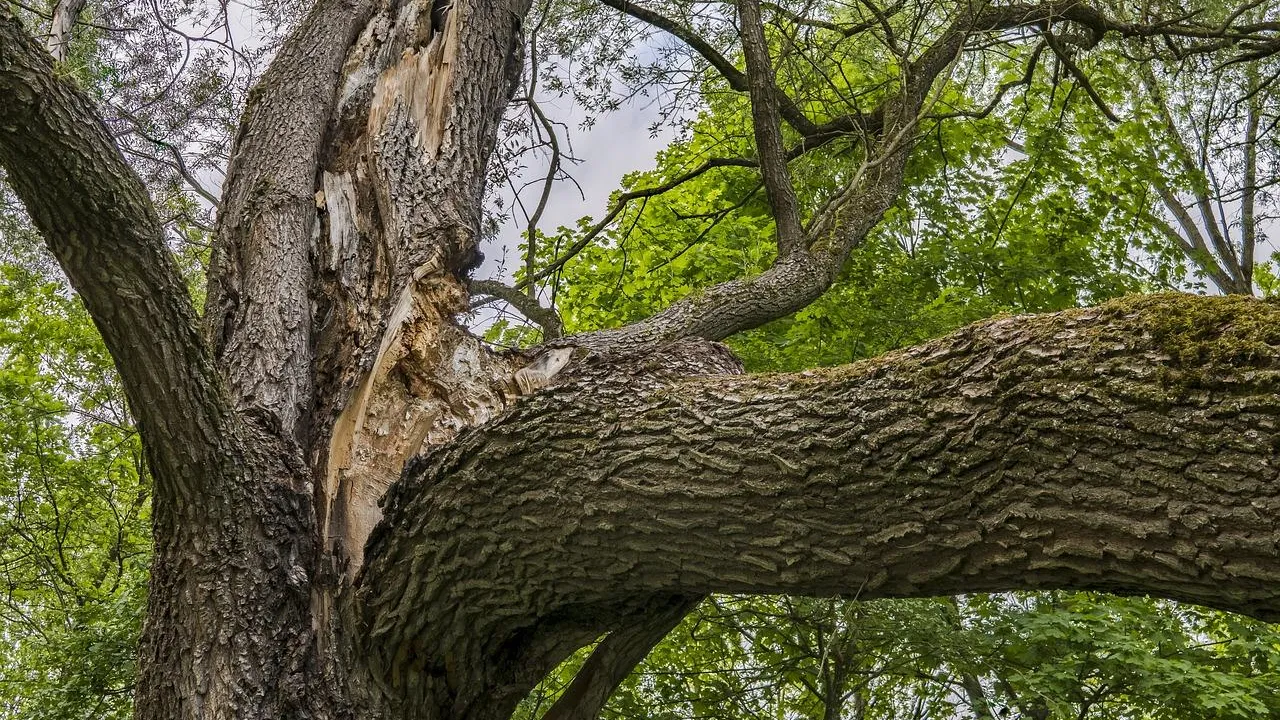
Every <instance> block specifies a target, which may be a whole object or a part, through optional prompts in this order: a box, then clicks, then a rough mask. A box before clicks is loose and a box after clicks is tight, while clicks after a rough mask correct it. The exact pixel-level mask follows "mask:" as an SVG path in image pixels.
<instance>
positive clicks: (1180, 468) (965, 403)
mask: <svg viewBox="0 0 1280 720" xmlns="http://www.w3.org/2000/svg"><path fill="white" fill-rule="evenodd" d="M1278 328H1280V308H1277V307H1275V306H1274V305H1271V304H1267V303H1263V302H1260V301H1255V300H1252V299H1247V298H1240V297H1232V298H1213V299H1210V298H1201V297H1194V296H1182V295H1163V296H1154V297H1150V298H1140V299H1133V300H1125V301H1119V302H1116V303H1113V304H1110V305H1107V306H1104V307H1101V308H1095V309H1088V310H1080V311H1069V312H1064V313H1058V314H1055V315H1048V316H1039V317H1017V318H1006V319H1000V320H994V321H988V322H986V323H982V324H979V325H975V326H972V327H970V328H967V329H965V330H963V331H961V332H959V333H956V334H954V335H952V336H950V337H947V338H944V339H941V340H938V341H935V342H932V343H929V344H927V345H924V346H921V347H919V348H916V349H913V350H909V351H905V352H898V353H893V354H890V355H887V356H885V357H882V358H878V359H875V360H870V361H866V362H862V363H858V364H855V365H850V366H846V367H842V368H832V369H827V370H820V371H812V372H806V373H801V374H797V375H776V376H740V377H739V376H712V377H691V378H686V379H682V380H681V379H677V380H674V381H671V380H662V379H656V380H655V379H654V376H653V375H652V374H651V373H652V372H654V371H658V372H659V373H661V371H662V370H663V369H664V368H665V367H667V366H668V365H670V364H671V363H670V358H669V357H668V356H666V355H659V356H654V357H653V358H652V359H650V360H647V361H646V360H638V361H636V362H635V363H633V364H630V365H626V366H624V367H622V368H621V369H615V371H614V372H612V373H607V372H604V371H596V372H595V374H590V373H589V374H588V375H586V376H583V377H584V379H580V380H577V381H573V382H570V383H568V384H566V385H563V386H560V387H558V388H553V389H551V390H548V391H545V392H543V393H541V394H539V395H536V396H533V397H532V398H530V399H528V400H526V401H524V402H522V403H521V404H519V405H517V406H516V408H515V409H514V410H513V411H511V412H509V413H508V414H507V415H505V416H503V417H501V418H500V419H498V420H496V421H495V422H493V423H491V424H489V425H487V426H485V427H482V428H479V429H477V430H474V431H472V432H470V433H467V434H466V435H464V436H462V437H461V438H460V439H459V440H458V441H457V442H455V443H454V444H453V445H452V446H450V447H448V448H447V449H444V450H442V451H440V452H438V453H436V454H435V455H433V456H432V457H431V458H429V459H428V460H427V461H426V462H423V463H420V464H419V465H418V466H417V467H416V468H414V469H412V470H411V471H410V472H409V473H408V474H407V475H406V477H405V478H404V479H402V481H401V482H400V483H399V484H398V485H397V486H396V487H395V488H393V490H392V492H391V493H390V495H389V496H388V498H387V500H386V503H387V505H386V520H385V521H384V524H383V525H382V527H381V530H380V531H379V532H377V533H375V535H374V537H373V539H372V541H371V543H370V546H369V550H368V556H367V557H368V561H367V564H366V568H365V572H364V576H363V578H362V580H361V582H360V587H359V592H358V595H357V602H358V608H359V614H360V616H361V617H362V619H363V624H364V626H365V627H367V628H369V630H370V632H369V634H368V636H367V638H366V643H367V644H366V650H367V652H369V653H370V656H371V658H372V660H373V666H374V667H375V668H377V672H379V673H385V674H386V676H387V677H392V678H394V677H408V676H410V675H412V674H413V673H415V672H419V671H422V670H424V669H425V670H427V671H431V668H432V667H433V666H435V664H437V663H444V662H445V659H446V658H448V657H450V656H454V657H476V656H498V655H495V654H498V653H509V652H511V651H512V649H511V646H510V645H508V643H517V644H518V643H519V638H521V637H523V636H525V635H527V634H528V630H527V628H532V627H536V626H538V625H539V624H540V623H542V622H550V621H553V620H556V621H560V622H563V621H564V620H565V619H566V618H569V617H572V618H576V619H579V620H581V621H583V622H588V623H597V626H598V627H600V628H607V627H608V626H609V625H610V622H611V618H613V617H616V615H617V613H618V612H619V611H620V610H622V609H626V608H629V607H631V604H632V603H634V602H635V599H636V598H647V597H653V596H655V595H660V594H666V595H679V594H701V593H711V592H735V593H737V592H742V593H793V594H808V595H835V594H849V595H857V596H858V597H860V598H864V599H869V598H877V597H919V596H929V595H945V594H954V593H964V592H984V591H1005V590H1014V589H1044V588H1079V589H1093V590H1104V591H1110V592H1116V593H1124V594H1151V595H1156V596H1160V597H1167V598H1172V599H1177V600H1183V601H1190V602H1197V603H1203V604H1206V605H1212V606H1215V607H1218V608H1221V609H1225V610H1231V611H1236V612H1242V613H1246V614H1249V615H1253V616H1255V617H1259V618H1263V619H1267V620H1276V619H1280V599H1278V596H1277V594H1276V591H1275V589H1276V587H1277V585H1278V584H1280V566H1278V565H1277V564H1276V562H1275V554H1276V548H1277V547H1280V468H1277V465H1276V461H1275V448H1276V447H1277V445H1278V444H1280V395H1277V393H1276V390H1277V387H1278V386H1280V329H1278ZM681 352H697V350H696V347H695V348H694V349H693V350H689V349H687V348H686V349H684V350H682V351H681ZM515 538H519V542H515V540H514V539H515ZM588 627H589V626H588ZM408 648H412V651H408V650H407V649H408Z"/></svg>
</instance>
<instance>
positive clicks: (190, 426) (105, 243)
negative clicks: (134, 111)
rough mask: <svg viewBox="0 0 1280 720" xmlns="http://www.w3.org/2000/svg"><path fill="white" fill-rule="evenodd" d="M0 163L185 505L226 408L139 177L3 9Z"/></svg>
mask: <svg viewBox="0 0 1280 720" xmlns="http://www.w3.org/2000/svg"><path fill="white" fill-rule="evenodd" d="M0 95H2V96H3V97H4V98H5V100H4V102H3V103H0V165H3V166H4V168H5V170H6V172H7V178H8V181H9V183H10V185H12V187H13V189H14V190H15V192H17V194H18V196H19V197H20V198H22V201H23V203H24V204H25V205H26V208H27V211H28V212H29V213H30V215H31V218H32V220H33V221H34V222H35V224H36V227H37V228H39V230H40V232H41V233H42V234H43V235H44V237H45V240H46V242H47V243H48V245H49V248H50V249H51V250H52V251H53V254H54V255H55V256H56V257H57V258H58V261H59V263H61V265H62V268H63V270H65V271H66V273H67V277H68V278H69V279H70V280H71V284H72V286H73V287H75V289H76V291H77V292H78V293H79V294H80V297H81V298H82V299H83V300H84V303H85V306H86V307H87V308H88V310H89V313H90V315H91V317H92V318H93V321H94V324H95V325H96V326H97V327H98V330H99V331H100V332H101V333H102V337H103V340H104V341H105V342H106V344H107V347H108V349H109V350H110V351H111V355H112V357H113V358H114V359H115V362H116V367H117V368H118V369H119V371H120V375H121V379H122V381H123V383H124V387H125V390H126V392H127V394H128V396H129V404H130V406H131V407H132V409H133V412H134V413H135V415H136V416H137V419H138V425H139V429H140V431H141V433H142V437H143V438H144V440H145V441H146V446H147V451H148V458H149V461H150V462H151V465H152V471H153V474H154V476H155V478H156V482H157V483H158V484H159V488H158V491H157V496H158V497H160V498H163V499H165V500H168V499H171V498H174V499H178V500H179V501H182V502H190V501H192V500H193V499H194V498H197V497H199V494H200V492H201V491H202V488H201V482H202V481H204V480H207V479H208V477H209V475H210V474H211V473H213V472H214V470H215V469H216V468H217V467H218V466H219V465H220V464H221V455H220V453H221V451H222V449H224V447H225V444H226V443H227V442H229V439H228V438H229V436H230V435H231V433H230V432H229V431H228V430H229V427H230V425H231V418H230V413H229V410H228V405H227V402H226V400H225V398H224V397H223V395H222V393H221V383H220V381H219V380H218V376H217V373H216V371H215V370H214V367H213V363H212V359H211V357H210V354H209V352H208V350H207V348H206V346H205V344H204V342H203V339H202V338H201V337H200V334H199V331H198V329H197V320H196V313H195V309H194V308H193V307H192V305H191V300H190V298H189V297H188V295H187V289H186V284H185V283H184V282H183V280H182V278H181V276H180V275H179V273H178V269H177V267H176V265H175V264H174V262H173V258H172V256H171V255H170V254H169V251H168V249H167V248H166V247H165V240H164V231H163V228H162V226H161V223H160V219H159V217H158V216H157V215H156V212H155V209H154V208H153V207H152V205H151V199H150V197H148V195H147V190H146V188H145V187H144V186H143V184H142V181H141V180H140V179H139V178H138V176H137V175H136V174H135V173H134V172H133V170H132V169H131V168H130V167H129V166H128V165H127V164H126V163H125V161H124V158H123V157H121V155H120V151H119V149H118V148H117V147H116V145H115V143H114V141H113V140H112V139H111V135H110V133H109V132H108V131H107V128H106V127H105V126H104V125H103V124H102V122H101V121H100V120H99V119H98V116H97V114H96V112H95V111H94V108H93V104H92V102H91V101H90V100H89V99H88V98H87V97H85V95H84V94H83V93H82V92H80V91H79V90H78V89H76V88H75V87H74V85H73V84H72V83H70V82H66V81H60V80H57V79H55V77H54V70H53V64H52V62H51V58H50V57H49V56H48V55H47V54H46V53H45V52H44V50H43V49H42V48H41V47H40V46H39V44H38V43H36V41H35V40H34V39H33V38H31V36H30V35H28V34H27V33H26V32H25V31H23V29H22V28H21V26H20V24H19V22H18V20H17V19H16V18H15V17H13V16H12V15H10V14H9V13H8V12H7V10H5V9H4V8H3V7H0Z"/></svg>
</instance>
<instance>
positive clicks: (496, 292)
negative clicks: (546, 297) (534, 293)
mask: <svg viewBox="0 0 1280 720" xmlns="http://www.w3.org/2000/svg"><path fill="white" fill-rule="evenodd" d="M469 287H470V289H471V292H472V293H475V294H480V295H490V296H492V297H495V298H498V299H499V300H502V301H504V302H506V303H507V304H509V305H511V307H513V308H515V309H516V310H518V311H519V312H520V314H521V315H524V316H525V317H526V318H528V319H529V320H530V321H532V322H533V323H535V324H536V325H537V326H538V327H540V328H542V337H543V339H544V340H554V339H556V338H558V337H560V336H562V335H564V323H563V322H561V321H560V315H559V313H557V312H556V311H555V310H554V309H553V308H546V307H543V306H542V305H541V304H540V303H539V302H538V299H537V298H536V297H530V296H529V295H528V294H526V293H522V292H520V291H519V290H517V289H516V288H513V287H511V286H510V285H505V284H503V283H501V282H498V281H497V280H472V281H471V282H470V283H469Z"/></svg>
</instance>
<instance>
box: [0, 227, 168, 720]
mask: <svg viewBox="0 0 1280 720" xmlns="http://www.w3.org/2000/svg"><path fill="white" fill-rule="evenodd" d="M0 221H2V222H3V223H4V224H3V226H0V236H2V237H3V240H4V243H3V244H4V248H5V251H6V253H5V255H4V256H0V360H2V362H0V573H2V575H0V583H3V584H0V717H4V718H13V719H14V720H17V719H19V718H22V719H26V718H31V719H33V720H34V719H36V718H40V719H45V718H50V719H52V718H58V719H63V718H67V719H69V718H125V717H128V716H129V715H130V713H131V708H132V693H133V677H134V673H135V666H136V654H137V636H138V632H139V628H140V625H141V619H142V609H143V607H144V604H145V593H146V578H147V567H148V564H149V558H150V529H149V522H150V520H149V507H150V503H149V499H150V491H149V485H148V482H147V480H146V477H145V474H144V473H143V472H142V457H141V448H140V445H139V442H138V438H137V435H136V433H135V432H134V430H133V427H132V423H131V420H130V419H129V415H128V413H127V411H126V407H125V403H124V399H123V395H122V392H121V390H120V388H119V386H118V385H117V382H116V378H115V371H114V367H113V366H112V363H111V359H110V357H109V356H108V354H107V352H106V349H105V348H104V347H103V346H102V342H101V339H100V338H99V336H98V334H97V332H96V331H95V329H94V328H93V325H92V323H91V322H90V321H89V318H88V315H87V313H86V312H85V310H84V308H83V306H82V305H81V304H80V301H79V300H78V299H77V298H76V297H75V296H74V295H72V294H71V293H69V292H68V290H67V289H66V284H65V281H63V280H62V278H61V277H60V276H59V275H58V274H56V272H55V271H52V270H51V268H52V261H51V260H50V259H48V258H47V257H45V256H44V255H43V254H42V252H41V251H39V250H38V249H37V247H38V246H37V245H36V241H35V239H34V238H33V237H31V235H30V234H29V232H28V231H25V230H24V229H23V228H22V227H21V225H20V224H18V223H17V222H15V221H14V220H13V217H12V216H11V215H3V216H0Z"/></svg>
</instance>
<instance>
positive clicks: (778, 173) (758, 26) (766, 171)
mask: <svg viewBox="0 0 1280 720" xmlns="http://www.w3.org/2000/svg"><path fill="white" fill-rule="evenodd" d="M738 23H739V25H740V29H741V33H742V50H743V54H744V55H745V56H746V61H747V81H748V92H749V94H750V96H751V126H752V132H753V133H754V135H755V140H756V154H757V156H758V157H759V158H760V174H761V176H762V177H763V178H764V189H765V195H766V197H768V199H769V206H770V207H771V208H772V209H773V219H774V225H775V232H776V234H777V242H778V254H779V255H782V256H785V255H790V254H792V253H794V252H796V251H797V250H799V249H801V248H802V247H803V242H804V231H803V229H802V228H801V226H800V208H799V201H797V200H796V191H795V188H794V187H792V185H791V173H790V171H789V170H788V169H787V157H786V150H785V148H784V147H783V144H782V129H781V127H780V126H781V121H780V120H779V117H778V102H777V96H776V95H775V94H774V92H773V88H774V86H775V85H774V79H773V65H772V63H771V62H770V61H769V44H768V43H767V42H766V41H765V37H764V25H763V23H762V22H761V19H760V6H759V4H758V3H757V1H756V0H738Z"/></svg>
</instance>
